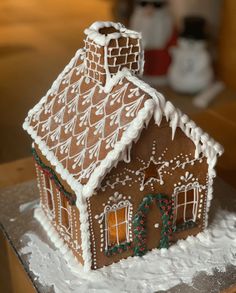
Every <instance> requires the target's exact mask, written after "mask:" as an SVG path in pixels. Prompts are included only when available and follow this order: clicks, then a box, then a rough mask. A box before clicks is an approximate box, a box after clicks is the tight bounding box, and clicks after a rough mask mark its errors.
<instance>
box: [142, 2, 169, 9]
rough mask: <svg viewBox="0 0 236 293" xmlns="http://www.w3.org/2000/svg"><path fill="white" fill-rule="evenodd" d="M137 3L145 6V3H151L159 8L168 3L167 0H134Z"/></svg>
mask: <svg viewBox="0 0 236 293" xmlns="http://www.w3.org/2000/svg"><path fill="white" fill-rule="evenodd" d="M136 2H137V3H138V4H139V5H141V6H146V5H150V4H151V5H153V6H155V7H157V8H161V7H163V6H165V5H166V4H168V1H167V0H137V1H136Z"/></svg>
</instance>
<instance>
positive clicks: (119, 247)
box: [105, 242, 132, 256]
mask: <svg viewBox="0 0 236 293" xmlns="http://www.w3.org/2000/svg"><path fill="white" fill-rule="evenodd" d="M131 245H132V243H131V242H125V243H121V244H116V245H114V246H110V247H108V249H107V250H105V255H106V256H112V255H114V254H116V253H122V252H124V251H126V250H128V249H130V248H131Z"/></svg>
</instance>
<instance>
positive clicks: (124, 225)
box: [106, 206, 129, 246]
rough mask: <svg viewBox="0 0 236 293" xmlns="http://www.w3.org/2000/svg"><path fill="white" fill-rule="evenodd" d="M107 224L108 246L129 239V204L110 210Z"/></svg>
mask: <svg viewBox="0 0 236 293" xmlns="http://www.w3.org/2000/svg"><path fill="white" fill-rule="evenodd" d="M106 226H107V227H106V233H107V235H106V236H107V244H108V246H113V245H116V244H120V243H123V242H127V241H129V239H128V238H129V235H128V234H129V233H128V227H129V226H128V206H125V207H122V208H118V209H116V210H111V211H109V212H108V213H107V221H106Z"/></svg>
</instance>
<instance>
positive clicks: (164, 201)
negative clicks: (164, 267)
mask: <svg viewBox="0 0 236 293" xmlns="http://www.w3.org/2000/svg"><path fill="white" fill-rule="evenodd" d="M172 221H173V215H172V201H171V200H169V199H168V197H167V196H165V195H162V194H149V195H147V196H145V197H144V199H143V200H142V202H141V203H140V205H139V208H138V211H137V213H136V214H135V216H134V219H133V227H134V255H139V256H142V255H144V254H145V253H146V252H147V251H148V250H151V249H153V248H167V247H168V246H169V234H170V233H171V232H172Z"/></svg>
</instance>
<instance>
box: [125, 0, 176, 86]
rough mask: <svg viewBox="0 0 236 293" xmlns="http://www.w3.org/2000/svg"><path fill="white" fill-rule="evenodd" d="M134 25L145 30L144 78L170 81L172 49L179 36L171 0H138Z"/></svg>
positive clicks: (132, 21)
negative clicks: (170, 5) (169, 69)
mask: <svg viewBox="0 0 236 293" xmlns="http://www.w3.org/2000/svg"><path fill="white" fill-rule="evenodd" d="M130 26H131V28H132V29H133V30H136V31H139V32H141V33H142V40H143V46H144V55H145V56H144V59H145V65H144V79H145V80H146V81H148V82H149V83H151V84H152V85H153V86H155V85H162V84H166V82H167V72H168V68H169V65H170V63H171V55H170V52H169V51H170V50H169V49H170V47H172V46H173V45H175V44H176V40H177V31H176V29H175V28H174V24H173V19H172V16H171V14H170V12H169V7H168V2H167V0H146V1H140V0H138V1H137V2H136V5H135V8H134V12H133V15H132V16H131V20H130Z"/></svg>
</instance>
